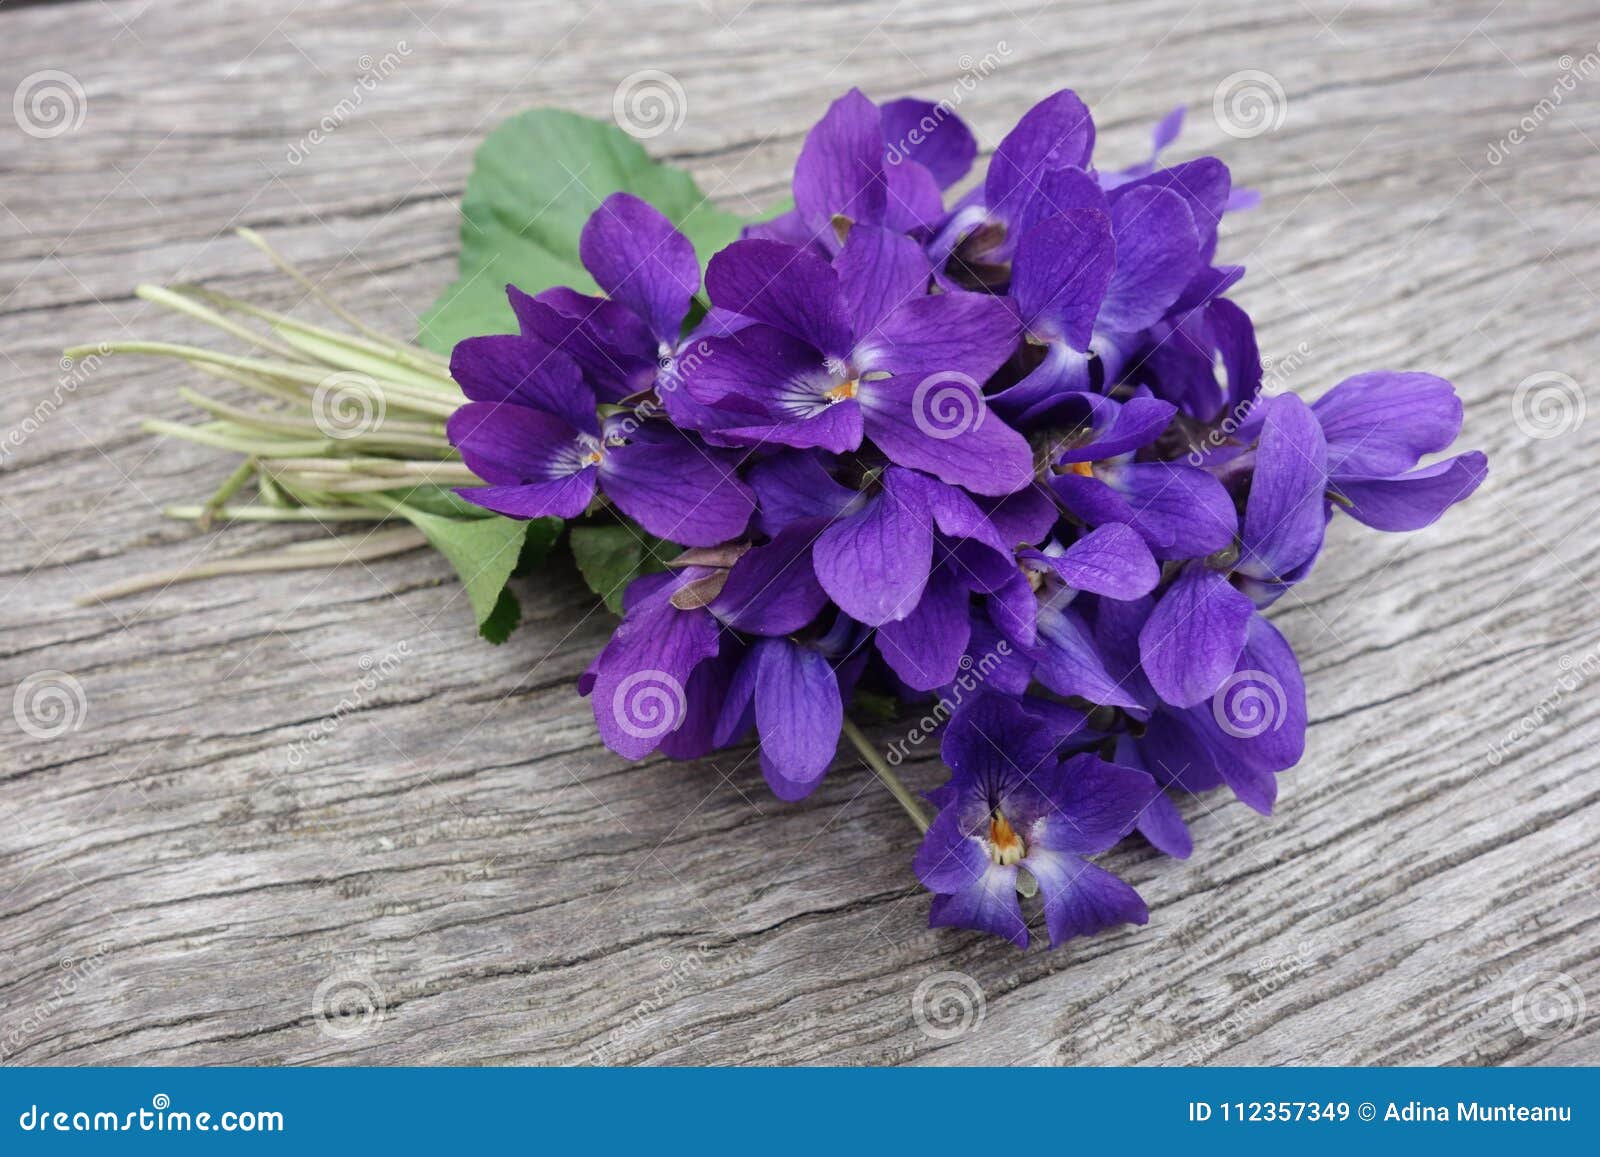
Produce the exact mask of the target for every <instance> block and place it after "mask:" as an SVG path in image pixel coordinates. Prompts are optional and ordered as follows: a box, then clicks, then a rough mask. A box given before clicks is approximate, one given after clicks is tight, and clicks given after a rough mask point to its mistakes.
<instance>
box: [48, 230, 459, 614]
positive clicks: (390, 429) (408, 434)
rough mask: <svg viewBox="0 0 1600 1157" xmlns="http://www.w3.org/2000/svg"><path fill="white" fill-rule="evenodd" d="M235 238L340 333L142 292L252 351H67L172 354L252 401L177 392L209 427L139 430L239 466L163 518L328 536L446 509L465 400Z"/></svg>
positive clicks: (210, 571) (234, 564) (455, 481)
mask: <svg viewBox="0 0 1600 1157" xmlns="http://www.w3.org/2000/svg"><path fill="white" fill-rule="evenodd" d="M237 232H238V234H239V236H240V237H242V238H243V239H244V240H246V241H247V242H249V243H250V244H252V245H254V246H255V247H256V248H258V249H260V250H261V251H262V252H263V253H265V254H266V255H267V256H268V257H269V258H270V259H271V260H272V261H273V263H274V264H275V265H277V266H278V268H279V269H281V270H282V271H283V272H284V273H286V274H287V275H288V276H289V277H291V278H293V279H294V280H295V281H296V282H298V283H299V284H300V285H301V287H302V288H303V289H304V290H305V291H306V294H307V296H308V297H310V298H312V299H314V300H316V301H317V302H318V303H320V304H321V305H322V306H324V307H325V308H327V309H328V310H329V311H330V312H331V313H333V314H334V315H335V316H336V317H337V318H338V319H339V320H340V321H341V322H343V323H344V325H345V326H347V327H348V329H344V330H339V329H330V328H326V327H324V326H318V325H312V324H309V323H307V322H304V321H301V320H299V319H297V318H293V317H289V316H287V315H286V314H282V313H276V312H274V311H272V310H268V309H262V308H260V307H258V306H255V305H252V304H250V303H249V302H245V301H241V300H239V299H237V298H234V297H229V296H227V295H226V294H222V293H217V292H214V291H212V290H208V289H203V288H198V287H193V286H186V287H175V288H163V287H159V286H152V285H143V286H140V287H139V288H138V289H137V290H136V292H137V294H138V296H139V297H141V298H143V299H144V300H146V301H150V302H153V303H155V304H157V305H160V306H163V307H165V308H168V309H172V310H175V311H176V312H178V313H182V314H186V315H188V316H189V317H192V318H195V319H197V320H199V321H203V322H205V323H206V324H208V325H210V326H212V327H214V328H215V329H217V330H218V331H220V332H222V333H224V334H227V335H229V336H231V337H235V338H238V339H240V340H241V341H243V342H245V343H247V350H248V352H247V354H245V355H236V354H229V353H224V352H220V351H218V350H215V349H210V348H207V347H204V346H192V345H180V344H174V343H169V342H151V341H121V342H104V343H97V344H93V345H84V346H78V347H74V348H72V349H69V350H67V351H65V352H66V356H67V357H69V358H74V359H79V358H84V357H89V356H95V357H99V356H104V355H106V354H143V355H148V356H155V357H168V358H175V359H177V360H179V361H181V362H183V363H185V364H186V365H188V366H190V367H192V368H193V369H195V370H198V371H200V372H201V373H204V374H206V375H209V376H211V377H213V378H218V379H221V380H222V381H225V382H230V383H232V384H233V385H235V386H242V387H244V388H245V389H247V390H250V391H252V392H253V393H254V394H255V395H257V396H258V398H257V401H256V402H255V403H254V404H250V405H238V404H234V403H232V402H227V401H223V400H220V399H218V398H215V397H212V396H210V395H209V394H206V393H203V392H201V391H199V390H195V389H191V388H189V387H182V388H180V389H179V390H178V394H179V396H180V397H182V398H183V399H184V400H185V401H186V402H188V403H190V404H191V405H193V406H194V407H195V408H196V409H198V410H200V411H201V412H202V413H203V414H205V415H206V418H207V420H203V421H199V422H195V423H192V424H191V423H183V422H170V421H162V420H158V419H149V420H147V421H145V422H144V423H143V424H142V428H143V429H145V430H147V431H149V432H150V433H153V434H159V435H163V436H166V437H172V438H180V439H183V440H185V441H189V442H195V443H198V444H200V445H202V446H209V447H212V448H214V449H217V450H223V451H228V452H232V453H235V454H239V455H242V456H243V461H241V462H240V463H239V465H238V467H237V469H235V470H234V471H233V472H232V473H231V474H229V475H228V477H227V478H226V479H225V480H224V481H223V482H222V484H221V485H220V486H219V487H218V488H217V489H216V490H215V491H214V492H213V493H212V494H211V495H210V496H209V497H208V498H206V499H204V500H203V501H201V502H198V503H194V504H190V505H179V506H169V507H167V508H166V509H165V511H164V513H165V514H166V515H167V516H168V517H170V518H177V519H185V520H190V521H193V522H196V523H198V524H199V525H200V526H201V527H202V528H209V527H210V526H212V525H213V524H216V523H219V522H223V523H225V522H230V521H260V522H289V523H295V522H313V523H318V524H321V525H323V526H324V527H327V528H329V529H334V528H336V527H337V526H338V525H340V524H344V523H375V522H386V521H389V520H402V521H403V520H404V519H405V518H407V517H408V516H409V515H412V514H416V513H419V512H421V513H430V512H431V513H448V512H449V508H451V507H452V506H453V504H456V503H458V502H459V500H458V499H456V498H455V496H454V495H453V494H452V493H450V491H449V490H448V489H447V488H448V487H452V486H460V485H475V484H478V483H479V481H480V480H479V479H478V478H477V477H476V476H475V475H474V474H473V473H472V471H471V470H469V469H468V468H467V467H466V465H465V464H463V463H462V461H461V456H460V455H459V454H458V453H456V451H455V448H454V447H452V446H451V445H450V442H449V440H448V438H446V436H445V427H444V421H445V419H446V418H448V417H449V416H450V415H451V414H452V413H454V412H455V410H456V409H457V407H459V406H460V405H461V404H462V403H463V402H464V401H465V399H464V398H463V396H462V394H461V391H460V389H459V388H458V387H457V386H456V384H455V382H454V381H452V380H451V378H450V373H449V366H448V362H447V361H446V360H445V359H444V358H442V357H440V356H439V355H438V354H436V353H434V352H433V351H431V350H427V349H424V348H422V347H421V346H418V345H415V344H412V343H409V342H405V341H402V340H400V339H398V338H394V337H391V336H389V335H387V334H384V333H381V332H379V331H378V330H376V329H373V328H372V327H371V326H368V325H367V324H366V323H364V322H362V321H361V320H360V319H359V318H357V317H355V316H354V315H352V314H351V313H350V312H349V311H348V310H346V309H344V308H343V307H342V306H340V305H339V304H338V303H337V302H335V301H333V300H332V299H330V298H329V297H327V296H326V295H325V294H324V293H323V292H322V291H321V290H320V289H319V288H318V287H317V286H316V285H315V284H314V283H313V282H312V281H311V280H310V278H308V277H307V276H306V275H305V274H304V273H303V272H302V271H301V270H299V269H297V268H295V267H294V266H293V265H291V264H290V263H289V262H288V261H286V260H285V259H284V258H283V257H281V256H280V255H279V254H278V253H276V252H275V251H274V250H273V249H272V248H271V247H270V246H269V245H268V244H267V243H266V241H265V240H263V239H262V238H261V237H260V236H259V235H258V234H256V233H255V232H253V231H252V230H249V229H240V230H238V231H237ZM251 323H254V324H251ZM441 507H442V508H444V509H441ZM426 542H427V540H426V539H425V538H424V536H423V534H422V533H421V532H420V531H419V530H416V529H414V528H412V527H409V526H405V527H401V528H395V529H384V530H381V531H378V532H376V533H373V532H370V531H369V532H367V533H364V534H362V535H360V536H358V537H356V538H352V539H338V538H336V539H335V540H334V541H328V540H326V539H321V540H317V541H315V542H304V543H298V544H296V545H294V546H290V547H286V548H282V549H280V550H276V551H271V552H268V553H264V554H255V555H248V556H244V557H239V558H229V559H222V560H216V561H208V562H203V563H197V564H194V565H192V566H189V567H186V568H180V569H177V570H170V571H163V572H161V573H159V574H152V575H142V576H138V577H136V578H132V579H128V580H125V581H123V582H119V583H116V584H114V585H113V586H110V587H107V588H105V589H104V590H100V591H96V592H93V593H92V594H91V595H89V596H86V599H85V601H89V600H94V599H107V598H117V597H121V596H123V595H129V594H133V593H135V592H138V591H142V590H147V589H150V588H153V587H162V586H166V585H167V584H169V583H172V582H179V581H184V580H186V579H193V578H204V577H209V576H213V575H218V574H240V573H251V572H258V571H268V570H291V569H299V568H304V567H319V566H330V565H338V564H340V563H343V562H346V561H357V560H360V561H366V560H370V559H373V558H382V557H385V556H388V555H392V554H398V553H400V552H402V551H405V550H411V549H414V548H416V547H419V546H423V545H426Z"/></svg>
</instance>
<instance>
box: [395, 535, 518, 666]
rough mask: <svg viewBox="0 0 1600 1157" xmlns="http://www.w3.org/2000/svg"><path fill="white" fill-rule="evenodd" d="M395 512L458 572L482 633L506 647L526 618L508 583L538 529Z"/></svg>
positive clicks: (479, 630) (479, 631)
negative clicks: (529, 538) (530, 535)
mask: <svg viewBox="0 0 1600 1157" xmlns="http://www.w3.org/2000/svg"><path fill="white" fill-rule="evenodd" d="M394 512H395V513H396V514H398V515H400V516H401V517H403V518H404V519H405V520H406V521H407V522H409V523H411V525H412V526H414V527H416V528H417V529H418V530H420V531H422V533H423V534H424V535H425V536H426V537H427V539H428V541H429V542H430V543H431V544H432V545H433V548H434V549H435V550H437V551H438V552H439V553H440V554H442V555H444V556H445V558H447V559H449V560H450V565H451V566H453V567H455V568H456V574H458V575H460V576H461V583H462V585H463V586H465V587H466V588H467V599H468V600H469V601H470V602H471V603H472V611H473V613H474V614H475V615H476V616H477V618H478V633H479V634H481V635H482V636H483V637H484V638H486V639H488V640H489V641H490V642H491V643H503V642H505V639H506V636H507V635H509V634H510V633H511V629H512V628H513V627H515V626H516V625H517V620H518V619H520V618H521V616H522V611H521V608H520V607H518V606H517V600H516V597H515V596H514V595H512V594H511V592H510V591H508V590H506V580H507V579H509V578H510V577H511V571H512V570H513V569H514V568H515V567H516V565H517V559H518V558H519V557H520V556H521V554H522V547H523V541H524V539H525V538H526V536H527V534H528V531H529V527H531V526H533V525H534V524H533V523H531V522H519V521H517V520H516V519H514V518H502V517H501V516H500V515H491V516H490V517H488V518H447V517H444V516H442V515H438V514H428V513H426V512H424V511H421V510H417V509H416V508H415V507H411V506H406V505H404V504H397V505H396V506H395V507H394ZM541 521H544V520H541ZM547 549H548V548H547Z"/></svg>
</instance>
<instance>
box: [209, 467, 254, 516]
mask: <svg viewBox="0 0 1600 1157" xmlns="http://www.w3.org/2000/svg"><path fill="white" fill-rule="evenodd" d="M255 472H256V460H255V459H254V458H246V459H245V460H244V461H243V462H241V463H239V465H238V466H237V467H236V468H235V469H234V472H233V473H232V474H230V475H228V477H227V479H226V480H225V481H224V482H223V483H222V485H221V486H219V487H217V492H216V493H215V494H213V495H212V496H211V497H210V498H208V499H207V500H206V504H205V505H204V506H202V507H201V508H200V516H199V517H198V518H197V519H196V520H195V521H196V522H198V523H199V524H200V529H201V530H210V529H211V520H212V519H213V518H215V517H216V515H217V511H219V510H221V509H222V506H223V504H224V503H225V502H227V501H228V499H230V498H232V497H233V496H234V495H235V494H237V493H239V490H240V488H241V487H242V486H244V484H245V483H246V482H248V481H250V476H251V475H252V474H254V473H255Z"/></svg>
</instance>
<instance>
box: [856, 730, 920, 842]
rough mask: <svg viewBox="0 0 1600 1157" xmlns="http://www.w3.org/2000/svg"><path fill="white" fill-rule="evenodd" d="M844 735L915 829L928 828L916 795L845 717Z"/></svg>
mask: <svg viewBox="0 0 1600 1157" xmlns="http://www.w3.org/2000/svg"><path fill="white" fill-rule="evenodd" d="M844 737H845V738H846V739H848V740H849V741H850V743H851V745H852V746H853V747H854V748H855V749H856V754H857V755H859V756H861V759H862V762H864V763H865V764H866V765H867V766H868V767H870V768H871V769H872V772H873V774H874V775H876V776H877V777H878V778H879V779H880V780H882V781H883V786H884V787H886V788H888V789H889V794H890V795H892V796H894V798H895V799H896V800H897V801H898V802H899V804H900V806H901V807H903V808H905V809H906V815H908V816H910V817H911V822H912V823H914V824H916V825H917V830H918V831H919V832H926V831H927V830H928V816H927V813H926V812H924V811H923V810H922V804H921V803H919V802H918V801H917V797H916V796H914V795H912V794H911V789H910V788H908V787H906V785H905V784H903V783H901V782H900V777H899V776H898V775H896V774H895V773H894V771H893V769H892V768H890V766H889V764H888V763H887V762H886V761H885V760H884V758H883V756H881V755H879V754H878V749H877V748H876V747H874V746H872V742H871V741H870V740H869V739H867V737H866V736H865V735H864V734H862V732H861V728H859V727H857V726H856V725H855V724H854V723H852V722H851V721H850V720H849V719H846V720H845V721H844Z"/></svg>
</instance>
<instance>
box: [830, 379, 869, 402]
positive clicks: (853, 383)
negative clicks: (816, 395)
mask: <svg viewBox="0 0 1600 1157" xmlns="http://www.w3.org/2000/svg"><path fill="white" fill-rule="evenodd" d="M860 384H861V381H860V379H859V378H851V379H850V380H849V381H847V382H840V383H839V384H838V385H837V386H834V387H833V389H831V390H829V391H828V392H827V393H825V394H823V395H822V396H823V397H824V398H827V399H828V401H829V402H842V401H844V400H845V399H846V398H853V397H855V396H856V387H858V386H859V385H860Z"/></svg>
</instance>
